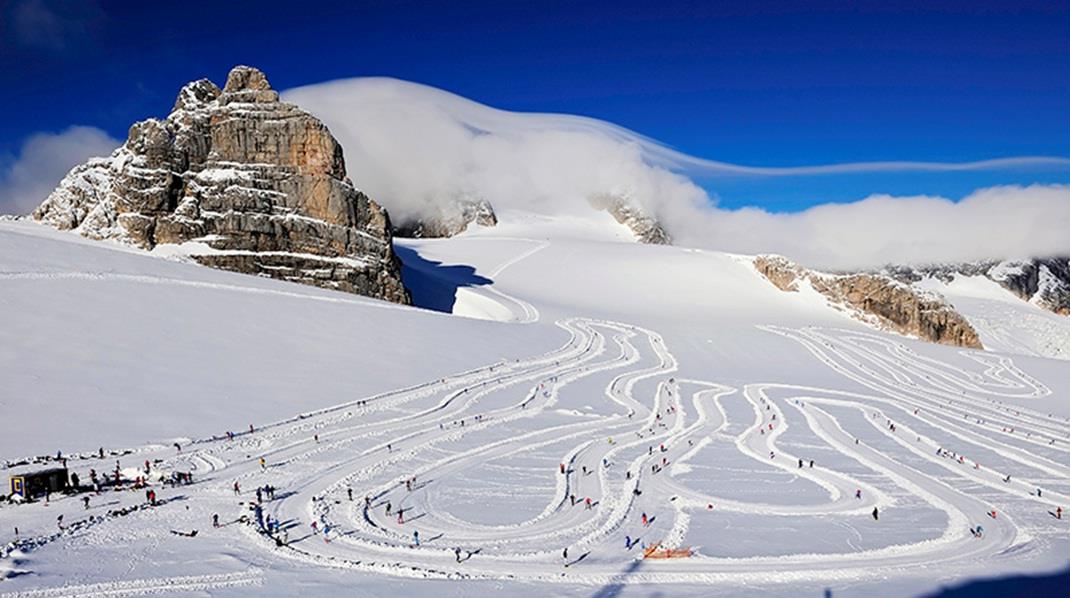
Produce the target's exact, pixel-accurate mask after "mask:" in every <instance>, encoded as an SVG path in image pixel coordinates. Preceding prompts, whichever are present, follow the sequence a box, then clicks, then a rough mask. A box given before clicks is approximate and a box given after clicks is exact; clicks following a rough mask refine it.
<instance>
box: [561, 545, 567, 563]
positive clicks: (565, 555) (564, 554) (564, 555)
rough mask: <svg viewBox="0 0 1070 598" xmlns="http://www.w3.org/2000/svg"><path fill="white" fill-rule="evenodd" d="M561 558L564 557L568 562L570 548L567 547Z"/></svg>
mask: <svg viewBox="0 0 1070 598" xmlns="http://www.w3.org/2000/svg"><path fill="white" fill-rule="evenodd" d="M561 556H562V557H564V559H565V560H566V561H567V560H568V546H566V547H565V550H564V551H562V552H561Z"/></svg>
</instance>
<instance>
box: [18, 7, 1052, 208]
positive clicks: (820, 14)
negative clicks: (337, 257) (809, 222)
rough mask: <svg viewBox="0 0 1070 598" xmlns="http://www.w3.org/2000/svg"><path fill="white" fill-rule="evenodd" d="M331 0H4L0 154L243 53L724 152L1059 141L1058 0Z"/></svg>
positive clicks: (906, 149) (169, 95)
mask: <svg viewBox="0 0 1070 598" xmlns="http://www.w3.org/2000/svg"><path fill="white" fill-rule="evenodd" d="M338 4H345V3H319V2H315V1H311V0H309V1H305V2H302V3H300V5H299V8H294V5H292V4H290V3H275V2H257V3H247V2H196V1H187V2H182V3H173V4H171V3H165V2H159V3H147V2H136V3H134V2H131V3H125V2H107V3H104V2H101V3H89V2H85V3H71V2H49V1H47V0H11V1H7V2H4V3H3V4H0V6H2V9H0V10H2V11H3V14H2V17H3V18H2V23H3V25H2V27H3V30H2V35H0V78H2V82H0V89H3V92H2V93H0V111H2V113H3V114H4V115H5V118H3V119H0V167H2V166H3V164H4V163H5V162H7V163H11V162H12V161H14V160H15V158H16V157H17V155H18V153H19V151H20V148H21V147H22V144H23V143H24V141H25V140H26V139H27V138H28V137H30V136H31V135H33V134H35V133H39V132H57V131H61V130H64V129H66V128H67V127H69V126H72V125H87V126H92V127H98V128H100V129H103V130H104V131H106V132H107V133H108V134H109V135H111V136H112V137H114V138H118V139H122V138H124V137H125V131H126V129H127V128H128V126H129V125H130V124H131V123H133V122H134V121H136V120H139V119H142V118H145V117H148V116H162V115H164V114H166V112H167V111H168V110H169V108H170V107H171V104H172V102H173V101H174V96H175V94H176V92H177V90H178V89H179V87H180V86H181V85H182V84H184V83H185V82H187V81H189V80H192V79H196V78H200V77H204V76H207V77H209V78H211V79H213V80H215V81H217V82H220V83H221V82H222V80H223V79H224V78H225V75H226V72H227V71H228V69H229V68H230V67H231V66H233V65H234V64H238V63H245V64H252V65H255V66H258V67H260V68H262V69H263V70H264V71H265V72H266V73H267V74H268V76H269V78H270V79H271V81H272V83H273V84H274V85H275V87H276V88H278V89H286V88H290V87H295V86H298V85H305V84H310V83H316V82H321V81H326V80H330V79H337V78H344V77H353V76H364V75H386V76H391V77H397V78H400V79H406V80H411V81H416V82H420V83H424V84H428V85H432V86H435V87H440V88H443V89H446V90H449V91H452V92H454V93H457V94H460V95H462V96H465V97H468V98H471V99H474V100H476V101H479V102H482V103H485V104H488V105H491V106H495V107H499V108H505V109H509V110H519V111H540V112H564V113H572V114H581V115H585V116H591V117H595V118H599V119H603V120H607V121H610V122H613V123H616V124H618V125H621V126H624V127H627V128H629V129H632V130H635V131H637V132H639V133H641V134H643V135H646V136H649V137H652V138H654V139H657V140H659V141H661V142H663V143H665V144H667V145H670V146H672V147H674V148H677V149H679V150H681V151H683V152H686V153H689V154H693V155H697V156H701V157H704V158H709V159H714V160H719V161H724V162H731V163H738V164H747V165H758V166H797V165H811V164H827V163H839V162H857V161H871V160H923V161H928V160H933V161H952V162H958V161H972V160H981V159H987V158H998V157H1007V156H1022V155H1046V156H1070V2H1065V1H1060V2H1039V3H1031V2H1022V1H1019V2H1013V3H1004V4H999V3H986V2H953V3H941V2H926V3H918V2H910V3H904V4H903V5H902V6H899V5H897V3H895V2H860V3H852V7H851V8H839V7H837V3H822V2H808V3H790V2H787V3H775V4H770V5H767V6H766V5H763V4H762V3H760V2H746V3H744V2H692V3H670V2H659V3H646V4H648V6H644V5H643V4H644V3H632V2H627V1H618V2H605V3H577V2H538V3H532V2H507V1H500V0H499V1H498V2H486V3H484V2H458V1H456V0H454V1H452V2H422V3H409V2H353V3H349V4H348V5H347V6H337V5H338ZM922 4H924V5H925V6H926V8H925V9H920V8H916V7H918V6H921V5H922ZM741 5H745V6H741ZM1032 182H1043V183H1066V182H1070V168H1066V167H1062V168H1055V167H1047V168H1036V167H1034V168H1028V169H1018V170H1000V171H984V172H977V171H972V172H959V173H940V174H934V173H928V174H917V173H870V174H853V175H835V176H807V177H787V178H754V177H742V178H741V177H728V178H717V179H714V180H705V181H700V183H701V184H703V185H704V186H706V187H707V188H708V189H709V190H710V191H711V192H712V193H714V194H716V195H717V196H718V197H719V198H720V201H721V205H722V206H726V207H734V206H739V205H747V204H756V205H761V206H764V207H766V208H768V209H770V210H776V211H792V210H798V209H801V208H804V207H807V206H809V205H813V204H816V203H823V202H828V201H837V202H842V201H850V200H855V199H859V198H861V197H864V196H866V195H869V194H870V193H892V194H898V195H907V194H918V193H928V194H941V195H945V196H949V197H960V196H963V195H965V194H967V193H968V192H970V191H972V190H973V189H976V188H979V187H987V186H992V185H997V184H1007V183H1032Z"/></svg>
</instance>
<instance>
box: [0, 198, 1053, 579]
mask: <svg viewBox="0 0 1070 598" xmlns="http://www.w3.org/2000/svg"><path fill="white" fill-rule="evenodd" d="M398 253H399V255H400V256H401V257H402V259H403V260H404V262H405V266H406V273H405V275H406V283H407V284H408V285H409V286H410V287H411V288H412V290H413V296H414V297H415V299H416V301H417V302H418V304H420V305H422V306H425V307H430V308H434V309H435V310H438V311H437V312H436V311H431V310H428V309H420V308H410V307H402V306H396V305H393V304H387V303H383V302H379V301H373V300H369V299H363V298H360V297H355V296H352V295H345V294H339V293H332V292H329V291H325V290H320V289H315V288H311V287H304V286H297V285H293V284H287V283H283V282H279V281H273V280H268V279H262V278H255V277H248V276H242V275H238V274H233V273H227V272H220V271H215V270H210V269H207V268H202V267H199V266H196V265H193V264H189V263H184V262H182V261H181V256H180V252H178V253H176V254H175V255H172V256H169V257H168V256H161V255H154V256H150V255H146V254H144V253H142V252H138V251H133V250H129V249H125V248H123V247H120V246H118V245H109V244H104V243H95V242H90V241H86V240H84V239H80V238H78V237H76V236H74V235H72V234H69V233H58V232H55V231H51V230H48V229H45V228H43V227H40V226H37V225H34V224H30V223H24V222H2V223H0V380H2V383H0V384H2V387H0V414H2V415H3V418H2V420H3V422H4V426H3V434H2V435H0V463H3V465H4V469H5V471H4V473H5V474H10V473H17V472H23V471H26V470H31V469H39V468H44V467H49V466H55V465H56V464H57V463H56V458H57V452H60V453H61V455H62V457H63V458H66V459H68V461H67V465H68V467H69V468H70V470H71V471H73V472H76V473H77V474H78V475H79V477H80V478H81V480H82V482H83V483H84V484H88V483H89V480H90V477H91V470H92V473H93V474H94V475H95V476H97V478H98V479H99V480H101V481H102V485H101V492H100V493H95V492H87V493H83V494H79V495H75V496H57V495H53V496H51V497H50V500H49V501H48V502H45V501H44V500H40V501H37V502H32V503H25V504H14V503H0V522H2V524H0V595H5V596H6V595H18V596H50V597H51V596H93V595H99V596H138V595H145V594H163V593H169V592H170V593H175V594H178V595H191V594H192V595H205V594H211V595H216V596H229V595H251V594H255V595H258V596H264V595H267V596H272V595H273V596H290V595H294V594H297V593H299V592H300V593H301V594H303V595H309V596H312V595H347V596H352V595H356V596H376V595H384V594H387V593H390V594H398V593H402V592H404V593H406V594H409V595H414V596H471V595H475V594H477V593H478V592H493V593H496V594H509V595H513V594H520V595H529V596H545V595H569V596H591V595H598V596H617V595H621V596H647V595H651V594H655V593H656V594H659V595H694V596H709V595H739V594H743V593H762V594H780V595H819V594H820V593H821V592H823V591H824V590H825V589H826V588H828V589H830V590H831V591H832V592H833V594H834V595H837V596H840V595H863V594H873V592H875V591H876V592H878V594H879V595H902V594H914V593H921V592H925V591H930V590H934V589H936V588H938V587H940V586H941V585H945V584H950V583H955V582H959V581H963V580H968V579H972V578H976V577H985V576H996V575H1005V574H1010V573H1021V572H1042V571H1050V570H1053V569H1056V568H1059V567H1062V566H1065V555H1066V554H1067V553H1068V547H1070V542H1068V540H1070V533H1068V532H1070V527H1068V521H1067V518H1068V517H1070V515H1068V516H1067V517H1064V518H1063V519H1057V518H1056V516H1055V514H1056V513H1057V511H1056V510H1057V509H1058V508H1059V507H1066V506H1070V454H1068V451H1070V438H1068V432H1070V423H1068V421H1070V420H1068V416H1070V402H1068V400H1067V396H1068V395H1067V393H1068V391H1070V366H1068V364H1067V362H1065V361H1061V360H1055V359H1048V358H1044V357H1038V355H1047V354H1049V353H1046V352H1044V351H1041V350H1034V349H1035V347H1034V345H1036V343H1038V342H1046V341H1039V340H1037V339H1038V338H1040V337H1039V336H1038V334H1040V331H1037V330H1031V329H1025V330H1024V331H1023V329H1021V328H1020V327H1018V328H1016V327H1015V326H1014V320H1015V319H1019V318H1021V314H1022V313H1025V312H1023V311H1021V309H1028V310H1032V311H1030V312H1029V313H1031V314H1034V315H1036V314H1039V313H1040V312H1039V311H1037V310H1036V308H1034V307H1033V306H1031V305H1029V304H1027V303H1024V302H1020V300H1017V299H1015V300H1016V301H1019V303H1020V307H1021V309H1018V307H1019V304H1016V303H1014V302H1013V301H1011V300H1010V299H1014V298H1013V297H1009V296H1003V295H999V294H998V293H996V290H998V286H997V285H995V283H992V286H991V287H987V286H986V287H978V286H977V285H979V284H980V283H979V282H977V281H972V282H971V281H961V282H959V281H956V282H955V283H953V284H952V285H951V286H950V288H951V289H952V291H948V289H935V288H934V289H933V290H936V291H938V292H944V293H947V294H951V295H953V300H954V302H955V303H956V305H957V306H959V307H962V308H963V309H965V311H966V313H967V314H968V315H969V314H972V317H971V321H973V322H975V323H976V322H981V321H982V320H981V319H980V318H982V317H983V318H987V319H984V320H983V321H984V322H990V324H985V325H983V326H980V327H979V330H980V332H981V334H982V339H983V340H984V341H985V343H986V345H987V346H988V347H989V348H990V349H992V350H991V351H972V350H959V349H955V348H951V347H943V346H936V345H929V344H925V343H921V342H917V341H914V340H909V339H904V338H901V337H897V336H894V335H891V334H885V333H880V332H876V331H873V330H872V329H870V328H867V327H866V326H864V325H862V324H860V323H858V322H855V321H854V320H851V319H849V318H848V317H847V316H845V315H843V314H841V313H840V312H837V311H835V310H833V309H831V308H829V306H827V305H826V304H825V302H824V301H822V300H821V299H820V298H819V297H815V296H812V295H808V294H805V293H783V292H780V291H778V290H777V289H776V288H774V287H773V286H772V285H771V284H769V283H768V282H767V281H765V280H764V279H763V278H762V277H761V276H759V275H758V274H757V273H756V272H755V271H754V269H753V268H752V266H751V265H750V263H749V261H748V260H747V259H746V258H743V257H740V256H733V255H727V254H723V253H716V252H707V251H697V250H688V249H682V248H674V247H661V246H643V245H638V244H635V243H632V242H629V241H628V238H627V235H626V234H623V232H622V230H621V229H620V228H619V227H616V225H615V224H614V225H609V224H606V223H605V222H594V223H577V222H569V221H564V220H562V221H555V220H554V219H552V218H544V217H540V218H527V219H525V218H522V217H514V218H512V219H511V220H510V221H507V219H503V224H502V225H500V226H499V227H495V228H493V229H479V230H475V231H470V232H469V233H466V234H463V235H461V236H459V237H456V238H453V239H447V240H412V241H404V242H400V243H399V246H398ZM989 282H990V281H989ZM971 285H972V286H971ZM969 301H976V302H977V303H976V304H970V303H968V302H969ZM982 309H983V310H989V311H982ZM446 312H449V313H446ZM1038 317H1039V316H1038ZM1050 342H1052V343H1056V344H1057V343H1058V341H1057V340H1052V341H1050ZM1000 343H1002V344H1000ZM1062 346H1063V347H1065V346H1066V345H1065V343H1064V344H1063V345H1062ZM146 470H147V473H146ZM116 471H118V479H119V480H120V483H119V484H115V479H116ZM175 474H192V483H181V484H177V485H176V484H170V483H167V484H165V483H163V480H171V479H172V478H173V477H174V476H175ZM138 477H144V478H146V479H147V480H148V484H149V487H148V489H152V490H154V491H155V493H156V496H157V504H155V505H152V504H148V503H147V502H146V488H135V487H134V486H135V485H136V478H138ZM265 486H272V487H274V489H275V490H274V492H273V493H268V492H267V491H265V490H264V489H263V488H264V487H265ZM258 490H259V496H258ZM85 498H88V502H85V500H84V499H85ZM257 510H259V517H260V519H262V520H264V524H265V526H267V521H268V520H270V521H277V522H279V524H278V525H279V528H280V529H279V530H278V531H276V530H275V529H274V526H272V528H273V529H272V530H271V534H270V535H269V533H267V532H266V531H265V530H264V529H263V528H262V527H261V526H260V525H259V524H258V523H257ZM213 514H217V515H218V516H219V527H215V526H213V523H212V516H213ZM874 514H876V515H877V516H875V515H874ZM61 515H62V516H63V517H62V519H60V516H61ZM313 524H315V525H314V526H313ZM978 526H983V533H982V534H980V536H981V537H976V536H975V535H974V534H973V533H971V529H973V530H974V531H976V529H977V527H978ZM16 527H17V528H18V530H19V535H18V536H17V537H16V536H15V535H14V530H15V528H16ZM282 530H285V532H283V531H282ZM194 531H196V532H197V533H196V534H193V532H194ZM284 534H285V540H286V541H285V542H284V543H283V544H282V545H281V546H280V545H278V544H279V543H277V542H276V540H275V538H276V537H277V538H279V539H280V540H282V537H283V535H284ZM653 546H657V548H656V549H652V548H651V547H653ZM566 549H567V555H566ZM670 550H671V551H675V552H673V554H674V555H677V556H679V557H680V558H653V557H659V556H665V554H666V553H667V551H670ZM645 552H647V553H648V555H647V556H649V557H652V558H643V557H644V553H645Z"/></svg>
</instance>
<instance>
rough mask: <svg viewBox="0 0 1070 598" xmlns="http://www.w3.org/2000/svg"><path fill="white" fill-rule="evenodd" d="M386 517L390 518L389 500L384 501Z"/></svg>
mask: <svg viewBox="0 0 1070 598" xmlns="http://www.w3.org/2000/svg"><path fill="white" fill-rule="evenodd" d="M386 515H387V517H389V516H390V501H389V500H388V501H386Z"/></svg>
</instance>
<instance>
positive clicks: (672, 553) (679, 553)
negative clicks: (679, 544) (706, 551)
mask: <svg viewBox="0 0 1070 598" xmlns="http://www.w3.org/2000/svg"><path fill="white" fill-rule="evenodd" d="M690 556H691V549H690V548H662V547H661V542H654V543H653V544H651V545H650V546H647V547H646V550H644V551H643V558H644V559H686V558H688V557H690Z"/></svg>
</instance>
